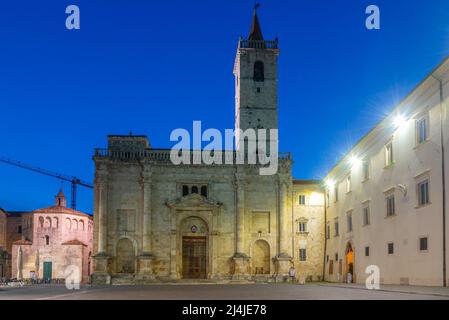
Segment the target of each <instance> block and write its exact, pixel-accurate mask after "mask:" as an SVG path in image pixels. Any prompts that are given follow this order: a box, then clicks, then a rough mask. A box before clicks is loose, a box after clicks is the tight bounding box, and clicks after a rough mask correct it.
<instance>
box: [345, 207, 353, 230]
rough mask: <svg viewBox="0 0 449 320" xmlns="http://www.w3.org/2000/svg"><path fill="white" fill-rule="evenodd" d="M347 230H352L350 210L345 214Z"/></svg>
mask: <svg viewBox="0 0 449 320" xmlns="http://www.w3.org/2000/svg"><path fill="white" fill-rule="evenodd" d="M346 221H347V227H348V232H352V212H348V213H347V215H346Z"/></svg>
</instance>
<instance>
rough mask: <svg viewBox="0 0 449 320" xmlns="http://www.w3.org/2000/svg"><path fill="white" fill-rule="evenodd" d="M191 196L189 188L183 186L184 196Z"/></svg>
mask: <svg viewBox="0 0 449 320" xmlns="http://www.w3.org/2000/svg"><path fill="white" fill-rule="evenodd" d="M188 195H189V187H188V186H182V196H183V197H185V196H188Z"/></svg>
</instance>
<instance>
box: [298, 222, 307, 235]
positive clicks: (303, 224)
mask: <svg viewBox="0 0 449 320" xmlns="http://www.w3.org/2000/svg"><path fill="white" fill-rule="evenodd" d="M298 232H299V233H306V232H307V222H300V223H298Z"/></svg>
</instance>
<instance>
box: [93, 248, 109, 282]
mask: <svg viewBox="0 0 449 320" xmlns="http://www.w3.org/2000/svg"><path fill="white" fill-rule="evenodd" d="M92 262H93V271H94V272H93V273H92V276H91V283H92V284H111V276H110V274H109V272H108V264H109V256H107V255H106V254H105V253H98V254H96V255H94V256H92Z"/></svg>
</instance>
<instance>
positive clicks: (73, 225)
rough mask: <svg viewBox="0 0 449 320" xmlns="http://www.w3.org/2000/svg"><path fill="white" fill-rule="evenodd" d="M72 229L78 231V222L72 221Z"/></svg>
mask: <svg viewBox="0 0 449 320" xmlns="http://www.w3.org/2000/svg"><path fill="white" fill-rule="evenodd" d="M72 229H73V230H78V221H77V220H75V219H73V220H72Z"/></svg>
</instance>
